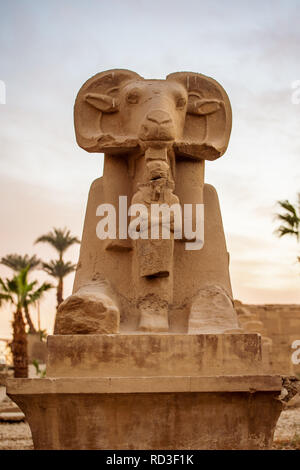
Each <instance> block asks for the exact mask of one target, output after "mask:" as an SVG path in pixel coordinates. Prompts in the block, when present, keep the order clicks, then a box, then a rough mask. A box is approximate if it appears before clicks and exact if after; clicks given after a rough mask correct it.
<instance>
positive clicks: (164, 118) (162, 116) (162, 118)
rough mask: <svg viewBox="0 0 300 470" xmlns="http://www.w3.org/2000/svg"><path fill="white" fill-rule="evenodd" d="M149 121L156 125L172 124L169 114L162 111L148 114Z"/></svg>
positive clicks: (158, 110)
mask: <svg viewBox="0 0 300 470" xmlns="http://www.w3.org/2000/svg"><path fill="white" fill-rule="evenodd" d="M147 119H148V120H149V121H152V122H155V123H156V124H167V123H168V122H171V119H170V116H169V114H168V113H166V112H165V111H161V110H160V109H157V110H155V111H150V113H148V114H147Z"/></svg>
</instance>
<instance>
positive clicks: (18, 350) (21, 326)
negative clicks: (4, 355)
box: [11, 308, 28, 378]
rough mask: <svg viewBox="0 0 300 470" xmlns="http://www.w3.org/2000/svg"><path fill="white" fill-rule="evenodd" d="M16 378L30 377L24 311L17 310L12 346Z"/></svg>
mask: <svg viewBox="0 0 300 470" xmlns="http://www.w3.org/2000/svg"><path fill="white" fill-rule="evenodd" d="M11 350H12V354H13V363H14V376H15V377H16V378H26V377H28V354H27V335H26V331H25V323H24V319H23V315H22V310H21V309H20V308H17V311H16V312H15V314H14V320H13V340H12V344H11Z"/></svg>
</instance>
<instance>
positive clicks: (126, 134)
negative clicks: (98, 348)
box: [55, 70, 238, 334]
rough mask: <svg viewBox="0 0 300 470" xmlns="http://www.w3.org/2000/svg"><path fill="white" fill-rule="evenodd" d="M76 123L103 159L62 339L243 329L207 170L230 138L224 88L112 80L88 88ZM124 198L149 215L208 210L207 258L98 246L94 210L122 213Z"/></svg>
mask: <svg viewBox="0 0 300 470" xmlns="http://www.w3.org/2000/svg"><path fill="white" fill-rule="evenodd" d="M74 117H75V129H76V137H77V142H78V144H79V145H80V146H81V147H82V148H84V149H85V150H86V151H88V152H104V153H105V161H104V174H103V177H102V178H98V179H97V180H95V181H94V183H93V184H92V187H91V190H90V195H89V200H88V206H87V212H86V218H85V224H84V231H83V237H82V246H81V252H80V259H79V263H78V270H77V273H76V279H75V283H74V290H73V295H72V296H71V297H69V298H68V299H66V300H65V302H64V303H63V304H62V305H61V306H60V308H59V310H58V313H57V318H56V326H55V333H57V334H77V333H79V334H87V333H94V334H96V333H99V334H101V333H118V332H120V331H121V332H122V331H123V332H128V331H144V332H147V331H148V332H163V331H164V332H167V331H170V332H193V333H195V332H199V333H201V332H206V331H210V332H212V333H217V332H224V331H230V330H234V329H236V328H237V327H238V325H237V320H236V314H235V311H234V308H233V305H232V300H231V295H232V294H231V286H230V278H229V272H228V253H227V250H226V243H225V237H224V232H223V226H222V220H221V215H220V210H219V204H218V198H217V194H216V192H215V190H214V188H213V187H212V186H209V185H205V184H204V162H205V160H215V159H216V158H219V157H220V156H222V155H223V154H224V152H225V150H226V148H227V145H228V140H229V136H230V131H231V107H230V103H229V100H228V97H227V95H226V93H225V91H224V90H223V88H222V87H221V86H220V85H219V84H218V83H217V82H216V81H215V80H213V79H211V78H208V77H206V76H204V75H201V74H197V73H191V72H179V73H174V74H171V75H169V76H168V77H167V79H166V80H146V79H144V78H142V77H140V76H139V75H138V74H136V73H134V72H131V71H129V70H110V71H107V72H102V73H99V74H97V75H95V76H94V77H92V78H91V79H89V80H88V81H87V82H86V83H85V84H84V85H83V86H82V88H81V90H80V91H79V93H78V96H77V99H76V104H75V113H74ZM120 196H126V197H127V200H128V204H130V203H131V204H139V203H144V204H146V206H147V205H148V207H149V208H150V207H151V205H152V204H153V203H159V204H168V205H169V206H171V205H172V204H174V203H178V204H180V205H181V206H182V207H183V206H184V204H203V203H204V214H205V221H204V231H205V236H204V246H203V248H202V249H201V250H191V251H188V250H186V249H185V244H184V243H183V241H184V240H183V238H182V239H181V240H180V239H174V236H171V237H170V239H169V240H162V239H160V240H152V239H151V238H150V239H148V240H143V239H138V240H131V239H128V237H127V238H125V237H124V238H123V239H120V237H118V238H117V239H114V240H110V239H106V240H100V239H99V238H98V237H97V234H96V226H97V222H98V220H99V218H98V217H97V216H96V211H97V207H98V205H99V204H103V203H107V204H112V205H113V206H114V207H116V208H118V204H119V197H120ZM126 217H127V216H126ZM117 220H119V218H118V219H117ZM128 221H130V218H129V216H128ZM117 234H119V230H118V227H117ZM211 301H212V302H211ZM211 305H213V308H212V307H211Z"/></svg>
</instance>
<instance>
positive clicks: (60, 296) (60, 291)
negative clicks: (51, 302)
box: [56, 277, 64, 308]
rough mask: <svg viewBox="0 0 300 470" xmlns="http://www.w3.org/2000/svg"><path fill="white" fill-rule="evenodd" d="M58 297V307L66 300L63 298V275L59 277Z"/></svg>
mask: <svg viewBox="0 0 300 470" xmlns="http://www.w3.org/2000/svg"><path fill="white" fill-rule="evenodd" d="M56 298H57V308H58V307H59V306H60V304H61V303H62V302H63V301H64V299H63V278H62V277H61V278H59V280H58V285H57V292H56Z"/></svg>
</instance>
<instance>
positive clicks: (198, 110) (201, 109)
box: [187, 94, 222, 116]
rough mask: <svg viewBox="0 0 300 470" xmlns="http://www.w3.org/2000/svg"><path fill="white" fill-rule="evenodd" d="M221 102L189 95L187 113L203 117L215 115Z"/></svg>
mask: <svg viewBox="0 0 300 470" xmlns="http://www.w3.org/2000/svg"><path fill="white" fill-rule="evenodd" d="M221 105H222V102H221V101H220V100H205V99H202V98H199V97H197V96H195V95H193V94H191V95H189V101H188V107H187V113H188V114H195V115H196V116H205V115H206V114H212V113H215V112H216V111H218V110H219V109H220V107H221Z"/></svg>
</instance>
